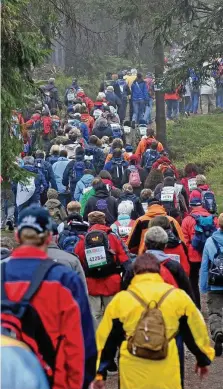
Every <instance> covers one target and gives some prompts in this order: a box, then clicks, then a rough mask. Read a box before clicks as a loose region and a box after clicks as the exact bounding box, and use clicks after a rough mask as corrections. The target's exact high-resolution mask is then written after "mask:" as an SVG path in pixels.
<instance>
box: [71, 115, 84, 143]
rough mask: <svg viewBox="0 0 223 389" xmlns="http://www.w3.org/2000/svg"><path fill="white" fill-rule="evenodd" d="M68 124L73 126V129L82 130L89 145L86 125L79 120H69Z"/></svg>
mask: <svg viewBox="0 0 223 389" xmlns="http://www.w3.org/2000/svg"><path fill="white" fill-rule="evenodd" d="M68 123H69V124H71V125H72V126H73V127H77V128H79V130H81V133H82V136H83V138H84V139H85V140H86V142H87V143H88V139H89V133H88V126H87V125H86V124H85V123H82V122H81V121H80V120H78V119H68Z"/></svg>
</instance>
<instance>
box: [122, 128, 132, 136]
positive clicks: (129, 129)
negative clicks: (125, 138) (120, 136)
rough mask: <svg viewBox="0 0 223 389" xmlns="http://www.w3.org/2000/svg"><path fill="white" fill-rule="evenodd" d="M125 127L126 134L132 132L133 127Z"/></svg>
mask: <svg viewBox="0 0 223 389" xmlns="http://www.w3.org/2000/svg"><path fill="white" fill-rule="evenodd" d="M123 128H124V133H125V134H130V132H131V127H129V126H124V127H123Z"/></svg>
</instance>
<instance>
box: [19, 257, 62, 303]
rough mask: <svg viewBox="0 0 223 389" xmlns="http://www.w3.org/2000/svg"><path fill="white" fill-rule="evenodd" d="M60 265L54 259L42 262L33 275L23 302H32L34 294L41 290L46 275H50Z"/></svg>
mask: <svg viewBox="0 0 223 389" xmlns="http://www.w3.org/2000/svg"><path fill="white" fill-rule="evenodd" d="M57 265H59V264H58V263H56V262H54V261H53V260H52V259H47V260H44V261H42V263H41V264H40V265H39V266H38V268H37V270H36V271H35V272H34V273H33V276H32V279H31V282H30V286H29V288H28V290H27V291H26V293H25V294H24V296H23V297H22V300H26V301H30V300H31V299H32V297H33V296H34V294H35V293H36V292H37V290H38V289H39V287H40V285H41V283H42V281H43V280H44V279H45V277H46V275H47V274H48V273H49V271H50V270H51V269H52V268H53V267H54V266H57Z"/></svg>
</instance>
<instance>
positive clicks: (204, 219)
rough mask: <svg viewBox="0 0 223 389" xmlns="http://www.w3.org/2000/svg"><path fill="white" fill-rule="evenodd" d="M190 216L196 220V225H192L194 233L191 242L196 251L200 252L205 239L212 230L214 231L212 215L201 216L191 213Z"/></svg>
mask: <svg viewBox="0 0 223 389" xmlns="http://www.w3.org/2000/svg"><path fill="white" fill-rule="evenodd" d="M191 216H192V217H193V218H194V220H195V221H196V225H195V227H194V232H195V234H194V237H193V238H192V241H191V244H192V247H193V248H194V249H195V250H196V251H198V252H199V253H201V254H202V252H203V250H204V245H205V243H206V240H207V239H208V238H209V237H210V236H211V235H212V234H213V232H215V231H216V227H215V224H214V216H212V215H210V216H201V215H193V214H191Z"/></svg>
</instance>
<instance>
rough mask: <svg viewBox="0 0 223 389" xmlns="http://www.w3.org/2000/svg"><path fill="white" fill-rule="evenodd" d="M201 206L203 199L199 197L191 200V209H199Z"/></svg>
mask: <svg viewBox="0 0 223 389" xmlns="http://www.w3.org/2000/svg"><path fill="white" fill-rule="evenodd" d="M199 205H201V199H199V198H198V197H193V198H190V206H191V207H198V206H199Z"/></svg>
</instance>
